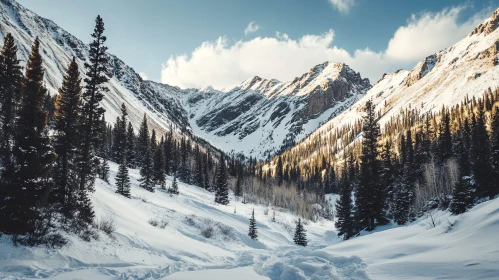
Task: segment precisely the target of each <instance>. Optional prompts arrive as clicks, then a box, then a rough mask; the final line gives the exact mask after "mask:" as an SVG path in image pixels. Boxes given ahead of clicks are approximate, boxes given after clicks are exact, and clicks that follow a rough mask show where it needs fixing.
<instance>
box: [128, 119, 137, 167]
mask: <svg viewBox="0 0 499 280" xmlns="http://www.w3.org/2000/svg"><path fill="white" fill-rule="evenodd" d="M126 162H127V163H128V167H129V168H134V167H135V132H134V130H133V126H132V123H131V122H128V129H127V134H126Z"/></svg>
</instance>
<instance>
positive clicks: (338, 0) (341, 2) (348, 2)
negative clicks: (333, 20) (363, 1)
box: [329, 0, 355, 14]
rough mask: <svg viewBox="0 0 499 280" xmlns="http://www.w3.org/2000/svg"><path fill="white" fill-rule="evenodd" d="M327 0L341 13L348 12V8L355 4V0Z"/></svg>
mask: <svg viewBox="0 0 499 280" xmlns="http://www.w3.org/2000/svg"><path fill="white" fill-rule="evenodd" d="M329 2H330V3H331V4H332V5H333V7H335V8H336V9H337V10H338V11H339V12H340V13H343V14H346V13H348V12H349V11H350V8H352V6H353V5H355V0H329Z"/></svg>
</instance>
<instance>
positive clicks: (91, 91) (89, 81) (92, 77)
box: [79, 16, 108, 190]
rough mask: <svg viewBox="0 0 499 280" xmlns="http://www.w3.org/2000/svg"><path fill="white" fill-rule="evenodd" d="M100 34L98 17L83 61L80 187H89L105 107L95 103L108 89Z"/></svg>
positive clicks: (95, 169)
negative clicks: (105, 84) (87, 59)
mask: <svg viewBox="0 0 499 280" xmlns="http://www.w3.org/2000/svg"><path fill="white" fill-rule="evenodd" d="M103 33H104V22H103V21H102V18H101V17H100V16H97V18H96V20H95V29H94V33H92V35H91V36H92V37H93V38H94V40H93V41H92V42H91V43H90V50H89V60H90V63H85V68H86V69H87V73H86V74H87V78H85V91H84V93H83V100H84V105H83V117H84V119H83V133H82V137H83V143H82V152H81V160H80V174H79V179H80V189H81V190H84V189H89V190H93V184H94V181H95V175H96V171H97V165H98V164H99V160H98V159H97V158H96V155H95V154H96V150H97V148H98V147H99V144H100V138H99V135H100V133H99V131H98V130H99V127H98V125H97V124H98V123H99V121H100V119H101V116H102V115H103V114H104V112H105V110H104V109H103V108H102V107H100V105H99V103H100V101H101V100H102V98H103V97H104V93H105V92H107V91H108V89H107V87H105V86H104V83H106V82H107V81H108V78H107V77H106V75H105V71H106V66H107V61H108V59H107V55H106V50H107V47H106V46H104V42H105V41H106V37H105V36H104V35H103Z"/></svg>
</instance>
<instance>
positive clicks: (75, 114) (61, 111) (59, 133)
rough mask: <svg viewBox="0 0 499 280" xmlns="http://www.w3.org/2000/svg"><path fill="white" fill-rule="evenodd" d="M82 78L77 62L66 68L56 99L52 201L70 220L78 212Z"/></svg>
mask: <svg viewBox="0 0 499 280" xmlns="http://www.w3.org/2000/svg"><path fill="white" fill-rule="evenodd" d="M80 84H81V78H80V71H79V70H78V64H76V59H75V58H74V57H73V60H72V61H71V63H70V64H69V67H68V71H67V73H66V75H65V76H64V79H63V82H62V86H61V88H60V89H59V94H58V95H57V98H56V111H55V113H54V118H55V127H54V150H55V152H56V154H57V155H58V158H57V165H56V168H55V172H54V177H55V178H54V179H55V190H54V192H53V195H54V196H55V201H56V202H57V203H58V204H60V205H61V207H62V213H63V214H64V215H65V216H66V217H67V218H71V217H72V216H73V214H74V212H75V211H76V210H77V209H76V207H77V199H78V187H79V180H78V177H77V175H78V162H77V161H78V148H79V141H80V134H79V132H80V131H79V128H80V127H81V121H82V106H83V104H82V99H81V90H82V88H81V85H80Z"/></svg>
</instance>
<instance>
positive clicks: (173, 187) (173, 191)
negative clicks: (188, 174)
mask: <svg viewBox="0 0 499 280" xmlns="http://www.w3.org/2000/svg"><path fill="white" fill-rule="evenodd" d="M168 193H170V194H179V191H178V183H177V176H176V175H173V182H172V185H171V186H170V187H169V188H168Z"/></svg>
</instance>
